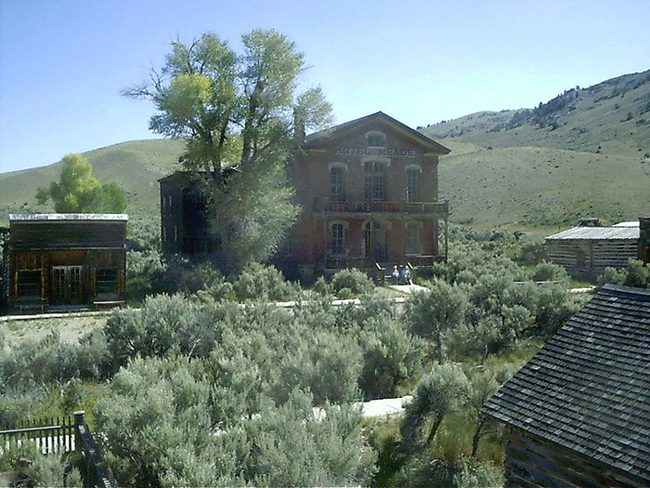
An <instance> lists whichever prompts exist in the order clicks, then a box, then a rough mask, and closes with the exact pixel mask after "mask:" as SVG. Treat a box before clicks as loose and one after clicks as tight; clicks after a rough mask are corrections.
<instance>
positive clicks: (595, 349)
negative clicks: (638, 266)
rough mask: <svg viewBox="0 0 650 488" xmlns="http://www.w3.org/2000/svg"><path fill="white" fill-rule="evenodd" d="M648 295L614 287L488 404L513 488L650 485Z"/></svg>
mask: <svg viewBox="0 0 650 488" xmlns="http://www.w3.org/2000/svg"><path fill="white" fill-rule="evenodd" d="M649 366H650V290H641V289H636V288H628V287H620V286H613V285H606V286H605V287H603V288H602V289H601V290H600V291H599V292H598V293H597V294H596V295H595V296H594V298H593V299H592V300H591V301H590V302H588V303H587V304H586V305H585V306H584V307H583V308H582V309H581V310H580V311H579V312H578V313H577V314H576V315H575V316H573V317H572V318H571V319H570V320H569V322H568V323H567V324H566V325H565V326H564V327H562V328H561V329H559V330H558V332H557V333H556V334H555V335H554V336H553V337H552V338H551V339H550V340H549V341H548V343H547V344H546V345H545V346H544V347H543V348H542V349H541V350H540V351H539V352H538V353H537V354H536V355H535V356H534V357H533V358H532V359H531V360H530V361H529V362H528V363H527V364H526V365H525V366H524V367H523V368H522V369H521V370H520V371H519V372H517V373H516V374H515V375H514V376H513V377H512V379H510V381H508V382H507V383H506V384H505V385H504V386H503V387H502V388H501V389H499V391H497V393H495V394H494V396H493V397H492V398H491V399H490V400H488V401H487V402H486V403H485V405H483V407H482V409H481V411H482V413H483V415H486V416H488V417H490V418H492V419H495V420H497V421H499V422H502V423H504V424H505V425H506V426H507V441H508V444H507V448H506V462H505V467H506V478H507V483H506V486H526V487H542V486H563V487H574V486H575V487H577V486H580V487H605V486H617V487H637V488H640V487H647V486H650V374H649V373H648V368H649Z"/></svg>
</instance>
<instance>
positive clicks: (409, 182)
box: [406, 167, 420, 202]
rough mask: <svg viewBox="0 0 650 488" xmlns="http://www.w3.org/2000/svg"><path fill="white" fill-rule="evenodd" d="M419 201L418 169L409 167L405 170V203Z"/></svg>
mask: <svg viewBox="0 0 650 488" xmlns="http://www.w3.org/2000/svg"><path fill="white" fill-rule="evenodd" d="M419 200H420V169H419V168H418V167H410V168H407V169H406V201H407V202H417V201H419Z"/></svg>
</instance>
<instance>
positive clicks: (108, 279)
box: [96, 269, 117, 295]
mask: <svg viewBox="0 0 650 488" xmlns="http://www.w3.org/2000/svg"><path fill="white" fill-rule="evenodd" d="M96 282H97V294H98V295H107V294H114V293H117V270H116V269H98V270H97V274H96Z"/></svg>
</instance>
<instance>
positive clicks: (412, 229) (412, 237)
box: [404, 222, 420, 254]
mask: <svg viewBox="0 0 650 488" xmlns="http://www.w3.org/2000/svg"><path fill="white" fill-rule="evenodd" d="M404 251H405V253H406V254H420V224H419V223H418V222H408V223H407V224H406V246H405V249H404Z"/></svg>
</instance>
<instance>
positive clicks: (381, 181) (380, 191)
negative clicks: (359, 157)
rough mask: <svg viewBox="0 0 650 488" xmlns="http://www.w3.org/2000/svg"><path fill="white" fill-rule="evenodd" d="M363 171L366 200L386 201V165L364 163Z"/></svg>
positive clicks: (380, 162) (371, 162)
mask: <svg viewBox="0 0 650 488" xmlns="http://www.w3.org/2000/svg"><path fill="white" fill-rule="evenodd" d="M363 170H364V174H365V177H366V200H368V201H370V202H384V201H386V163H384V162H382V161H366V162H365V163H364V165H363Z"/></svg>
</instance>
